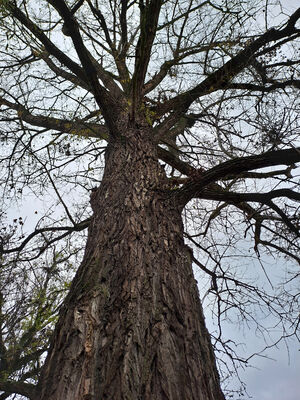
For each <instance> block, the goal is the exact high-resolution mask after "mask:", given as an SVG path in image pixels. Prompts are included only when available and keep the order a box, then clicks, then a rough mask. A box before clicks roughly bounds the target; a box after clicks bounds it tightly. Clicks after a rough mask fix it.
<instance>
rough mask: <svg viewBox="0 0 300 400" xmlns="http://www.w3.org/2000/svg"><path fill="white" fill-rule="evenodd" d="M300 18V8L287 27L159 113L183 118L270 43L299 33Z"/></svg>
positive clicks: (271, 32) (242, 53)
mask: <svg viewBox="0 0 300 400" xmlns="http://www.w3.org/2000/svg"><path fill="white" fill-rule="evenodd" d="M299 17H300V8H299V9H298V10H297V11H296V12H295V13H294V14H293V15H292V16H291V17H290V19H289V21H288V23H287V25H286V27H285V28H284V29H281V30H277V29H274V28H273V29H270V30H268V31H267V32H265V33H264V34H263V35H261V36H260V37H259V38H257V39H256V40H253V41H252V42H250V43H249V44H248V45H247V46H246V47H245V49H244V50H242V51H240V52H239V53H238V54H237V55H236V56H234V57H233V58H231V59H230V60H229V61H227V62H226V63H225V64H224V65H223V66H222V67H221V68H219V69H218V70H217V71H215V72H213V73H212V74H210V75H209V76H208V77H207V78H206V79H205V80H204V81H203V82H201V83H200V84H199V85H197V86H195V87H194V88H193V89H191V90H189V91H187V92H185V93H182V94H180V95H178V96H176V97H174V98H173V99H171V100H169V101H167V102H165V103H164V104H162V105H161V104H160V105H159V109H157V113H158V114H159V115H163V114H165V113H166V112H170V111H171V110H173V111H174V114H177V115H178V118H180V117H181V115H182V113H184V112H185V111H186V110H187V109H188V107H189V106H190V105H191V104H192V103H193V102H194V101H195V100H196V99H198V98H199V97H201V96H204V95H206V94H208V93H211V92H212V91H216V90H220V89H224V88H226V87H227V86H228V84H229V83H230V81H231V80H232V79H233V78H234V77H235V76H236V75H237V74H238V73H240V72H241V71H242V70H243V69H244V68H245V67H246V66H247V65H249V64H251V63H252V61H253V58H254V57H255V53H256V52H257V51H258V50H259V49H260V48H261V47H263V46H264V45H266V44H267V43H269V42H272V41H277V40H280V39H282V38H284V37H289V36H291V35H292V34H293V33H295V32H297V29H296V28H295V23H296V21H297V20H298V19H299Z"/></svg>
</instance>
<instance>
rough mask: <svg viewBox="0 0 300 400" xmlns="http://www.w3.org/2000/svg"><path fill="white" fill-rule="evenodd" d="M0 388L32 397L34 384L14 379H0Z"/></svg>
mask: <svg viewBox="0 0 300 400" xmlns="http://www.w3.org/2000/svg"><path fill="white" fill-rule="evenodd" d="M0 390H1V391H3V392H8V393H12V394H13V393H18V394H20V395H22V396H25V397H28V398H29V399H32V398H33V395H34V390H35V385H32V384H31V383H25V382H14V381H5V382H3V381H2V380H0Z"/></svg>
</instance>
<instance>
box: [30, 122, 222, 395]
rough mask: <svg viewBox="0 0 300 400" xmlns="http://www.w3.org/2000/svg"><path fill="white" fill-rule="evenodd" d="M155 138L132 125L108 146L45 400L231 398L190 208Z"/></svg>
mask: <svg viewBox="0 0 300 400" xmlns="http://www.w3.org/2000/svg"><path fill="white" fill-rule="evenodd" d="M150 135H151V132H150V129H148V128H146V127H143V128H140V129H128V131H127V132H126V137H122V138H121V139H120V140H115V141H114V142H111V143H110V144H109V145H108V149H107V152H106V167H105V174H104V177H103V181H102V183H101V186H100V188H99V189H98V190H97V191H96V192H94V193H93V194H92V197H91V204H92V208H93V211H94V215H93V218H92V221H91V224H90V227H89V233H88V242H87V246H86V251H85V255H84V259H83V262H82V264H81V266H80V268H79V270H78V273H77V275H76V277H75V279H74V282H73V284H72V287H71V290H70V293H69V295H68V297H67V299H66V302H65V305H64V307H63V309H62V310H61V314H60V319H59V322H58V324H57V328H56V331H55V334H54V337H53V342H52V346H51V349H50V352H49V355H48V358H47V361H46V364H45V367H44V370H43V374H42V377H41V379H40V385H39V391H38V393H37V397H36V399H39V400H60V399H61V400H83V399H85V400H104V399H109V400H121V399H122V400H125V399H126V400H129V399H130V400H138V399H140V400H147V399H149V400H150V399H151V400H161V399H170V400H171V399H172V400H187V399H191V400H193V399H195V400H196V399H197V400H211V399H214V400H223V399H224V396H223V394H222V392H221V389H220V383H219V378H218V373H217V370H216V366H215V360H214V355H213V351H212V346H211V344H210V339H209V334H208V332H207V330H206V328H205V323H204V317H203V313H202V310H201V305H200V301H199V296H198V290H197V285H196V281H195V279H194V277H193V272H192V263H191V250H190V249H189V248H188V247H187V246H186V245H185V244H184V241H183V226H182V220H181V210H180V209H179V207H178V206H177V205H176V204H175V203H174V201H173V200H172V198H170V196H169V195H167V190H166V189H167V187H166V184H167V183H166V177H165V174H164V170H163V168H162V167H161V166H160V165H159V163H158V160H157V155H156V151H155V146H154V145H153V144H152V142H151V138H150Z"/></svg>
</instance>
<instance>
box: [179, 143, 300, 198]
mask: <svg viewBox="0 0 300 400" xmlns="http://www.w3.org/2000/svg"><path fill="white" fill-rule="evenodd" d="M297 162H300V148H295V149H286V150H278V151H270V152H267V153H263V154H260V155H257V156H249V157H241V158H237V159H234V160H229V161H226V162H224V163H221V164H219V165H217V166H216V167H213V168H211V169H210V170H208V171H206V172H202V171H198V176H194V179H193V181H192V182H189V183H187V184H186V185H183V186H182V187H181V188H180V189H178V190H177V193H176V195H177V196H178V198H180V201H184V204H186V203H187V202H188V201H190V200H191V199H192V198H193V197H201V193H202V191H203V189H204V188H205V186H207V185H209V184H210V183H213V182H216V181H217V180H220V179H222V178H225V177H226V176H227V175H231V176H235V177H237V176H239V174H240V173H241V172H245V171H251V170H254V169H260V168H265V167H271V166H274V165H292V164H295V163H297Z"/></svg>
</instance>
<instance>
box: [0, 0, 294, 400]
mask: <svg viewBox="0 0 300 400" xmlns="http://www.w3.org/2000/svg"><path fill="white" fill-rule="evenodd" d="M76 3H77V2H72V1H63V0H48V1H46V0H25V1H24V0H22V1H21V0H1V1H0V35H1V48H0V49H1V50H0V51H1V61H0V141H1V151H0V162H1V169H0V182H1V209H2V211H1V214H0V216H1V221H0V223H1V225H0V230H1V232H0V252H1V259H0V262H1V264H0V390H1V391H2V394H0V399H6V398H9V397H10V396H11V395H13V394H14V393H17V394H19V395H21V396H24V397H26V396H27V397H29V398H30V393H31V390H32V387H33V385H35V384H36V382H37V380H38V377H39V372H40V368H41V365H42V364H43V361H44V358H45V353H46V352H47V349H48V346H49V340H50V337H51V333H52V331H53V326H54V324H55V322H56V320H57V314H58V310H59V307H60V305H61V304H62V301H63V299H64V297H65V295H66V293H67V292H68V289H69V286H70V282H71V280H72V277H73V275H74V272H75V271H76V269H77V267H78V265H79V262H80V259H81V257H82V254H83V250H84V245H85V241H86V235H87V233H86V229H87V227H88V225H89V222H90V216H91V208H90V203H89V201H90V196H93V191H94V188H95V187H97V186H99V185H100V183H101V179H102V174H103V168H104V165H105V150H106V144H107V141H108V139H109V137H110V135H112V136H113V135H116V136H120V137H121V140H122V126H120V121H119V119H118V118H116V117H115V116H116V115H117V114H120V115H125V116H126V117H124V118H127V119H128V120H135V121H137V124H139V123H144V122H145V121H146V123H147V124H148V126H149V127H150V128H151V129H152V134H153V140H154V141H155V143H156V145H157V154H158V157H159V159H160V161H161V165H162V166H163V168H164V169H165V171H166V174H167V177H168V182H169V191H170V196H171V197H174V199H176V201H178V202H179V203H180V204H181V205H182V209H183V212H182V213H183V214H182V215H183V220H184V223H185V239H186V242H187V243H188V244H189V245H190V246H192V247H193V249H194V253H193V262H194V265H195V268H197V269H198V270H199V272H198V274H199V275H198V277H199V287H200V297H201V299H202V302H203V305H204V309H205V313H206V315H207V316H210V317H211V318H213V321H214V322H213V323H212V328H211V332H210V333H211V337H212V341H213V345H214V348H215V351H216V355H217V357H218V365H219V370H220V373H221V378H222V380H223V382H224V383H223V385H224V388H226V387H227V386H226V385H227V381H228V377H231V376H232V375H233V374H235V373H236V371H237V370H238V368H239V367H241V366H244V365H247V364H248V362H249V360H250V358H251V356H248V355H246V356H245V354H241V353H240V352H239V351H238V348H237V347H236V346H235V343H234V342H233V341H231V340H229V339H230V338H229V339H228V338H226V337H224V335H223V324H228V323H229V322H232V323H233V324H236V323H240V324H244V325H243V326H245V327H246V326H248V327H250V329H252V328H253V327H255V329H256V330H257V332H258V334H259V335H262V336H263V337H265V338H266V340H267V344H266V346H269V345H271V344H273V343H274V341H279V340H285V339H287V338H289V337H291V336H295V337H297V329H298V324H299V300H300V298H299V291H298V290H297V284H298V283H297V280H298V279H299V269H298V268H299V263H300V259H299V226H300V217H299V200H300V193H299V190H298V189H299V169H297V163H299V161H300V147H299V88H300V77H299V64H300V61H299V51H300V49H299V36H300V28H299V19H300V9H297V10H295V9H293V10H288V9H286V8H285V7H284V4H280V2H279V1H278V2H277V1H274V2H271V1H269V0H267V1H266V2H261V1H260V0H251V1H248V0H247V1H243V0H230V1H229V0H219V1H192V0H166V1H162V0H139V1H135V0H133V1H128V0H110V1H102V0H101V1H100V0H84V1H81V0H79V1H78V3H77V5H78V6H79V7H76ZM283 3H284V2H283ZM74 6H75V7H74ZM74 9H75V12H74ZM10 209H12V210H14V212H13V213H12V212H11V211H9V210H10ZM278 260H281V261H280V264H281V265H279V263H278V264H276V262H277V261H278ZM273 264H274V267H273ZM275 268H276V271H274V269H275ZM257 315H260V316H261V315H263V316H264V318H265V320H266V321H267V322H268V321H269V320H268V318H270V321H271V322H270V323H272V324H273V325H274V326H275V327H276V330H277V334H276V336H274V337H271V338H270V340H269V339H267V333H268V331H269V329H270V327H269V326H268V325H267V322H266V323H264V321H263V322H261V319H259V318H257ZM278 332H279V333H278ZM261 350H262V349H261ZM258 352H260V349H258ZM228 390H230V384H229V385H228Z"/></svg>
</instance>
